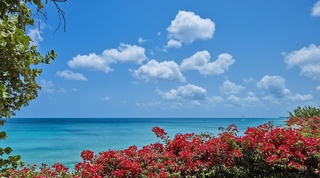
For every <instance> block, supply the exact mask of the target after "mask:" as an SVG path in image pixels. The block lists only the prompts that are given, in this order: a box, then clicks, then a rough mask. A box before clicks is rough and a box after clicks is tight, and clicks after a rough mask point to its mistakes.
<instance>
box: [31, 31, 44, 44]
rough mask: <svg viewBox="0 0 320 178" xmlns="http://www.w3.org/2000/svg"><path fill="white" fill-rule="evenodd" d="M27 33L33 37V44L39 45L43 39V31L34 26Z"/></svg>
mask: <svg viewBox="0 0 320 178" xmlns="http://www.w3.org/2000/svg"><path fill="white" fill-rule="evenodd" d="M27 35H28V36H29V37H30V38H31V40H32V42H31V44H30V45H31V46H39V43H40V42H42V41H43V37H42V36H41V31H40V29H39V28H32V29H30V30H28V33H27Z"/></svg>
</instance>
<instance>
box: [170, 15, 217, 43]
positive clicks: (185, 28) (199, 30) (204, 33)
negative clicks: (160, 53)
mask: <svg viewBox="0 0 320 178" xmlns="http://www.w3.org/2000/svg"><path fill="white" fill-rule="evenodd" d="M167 31H168V33H169V34H168V38H169V42H170V40H175V41H177V42H179V43H180V44H190V43H192V42H194V41H195V40H198V39H210V38H212V37H213V34H214V31H215V23H214V22H213V21H212V20H210V19H209V18H206V19H203V18H201V17H200V16H199V15H196V14H195V13H194V12H187V11H179V12H178V14H177V15H176V17H175V19H174V20H173V21H171V24H170V26H169V27H168V28H167ZM169 42H168V46H167V47H177V46H170V44H169Z"/></svg>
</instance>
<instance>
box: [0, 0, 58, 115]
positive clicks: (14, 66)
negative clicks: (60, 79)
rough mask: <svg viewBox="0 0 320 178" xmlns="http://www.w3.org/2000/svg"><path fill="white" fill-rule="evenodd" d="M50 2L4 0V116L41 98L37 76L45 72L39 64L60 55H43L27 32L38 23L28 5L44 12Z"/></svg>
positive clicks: (0, 10)
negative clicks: (45, 5)
mask: <svg viewBox="0 0 320 178" xmlns="http://www.w3.org/2000/svg"><path fill="white" fill-rule="evenodd" d="M53 2H54V3H56V1H53ZM46 3H48V0H46V1H45V2H42V1H41V0H23V1H21V0H2V1H0V53H1V56H0V61H1V62H0V118H4V117H5V118H10V117H11V116H13V115H15V111H17V110H19V109H20V108H21V107H22V106H27V105H28V102H29V101H30V100H32V99H35V98H36V97H37V95H38V91H39V89H40V88H41V87H40V86H39V85H38V84H37V82H36V78H37V77H38V76H39V75H40V74H41V72H42V70H41V69H40V68H38V64H48V63H50V61H51V60H53V59H54V58H55V57H56V56H57V55H56V54H55V52H54V51H53V50H51V51H49V52H47V54H44V55H43V54H41V53H40V52H39V51H38V50H37V47H36V46H34V45H31V42H32V39H31V38H30V37H29V36H28V35H27V34H26V29H27V27H28V26H33V25H34V24H35V20H34V19H33V14H32V10H31V8H30V7H28V6H31V5H34V6H35V7H36V9H37V12H36V13H41V12H42V11H41V10H42V9H43V8H44V4H46Z"/></svg>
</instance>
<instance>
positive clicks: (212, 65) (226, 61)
mask: <svg viewBox="0 0 320 178" xmlns="http://www.w3.org/2000/svg"><path fill="white" fill-rule="evenodd" d="M210 58H211V56H210V53H209V52H208V51H199V52H197V53H196V54H194V55H192V56H191V57H189V58H186V59H184V60H183V61H182V62H181V64H180V69H181V70H184V71H186V70H198V71H199V72H200V74H202V75H219V74H223V73H225V72H226V71H228V69H229V67H230V66H231V65H232V64H233V63H234V62H235V60H234V59H233V58H232V56H231V55H230V54H227V53H223V54H220V55H219V56H218V59H216V60H215V61H213V62H210Z"/></svg>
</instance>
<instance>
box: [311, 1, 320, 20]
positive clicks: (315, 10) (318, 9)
mask: <svg viewBox="0 0 320 178" xmlns="http://www.w3.org/2000/svg"><path fill="white" fill-rule="evenodd" d="M311 15H312V16H315V17H316V16H320V1H317V2H316V3H315V4H314V6H313V7H312V9H311Z"/></svg>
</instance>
